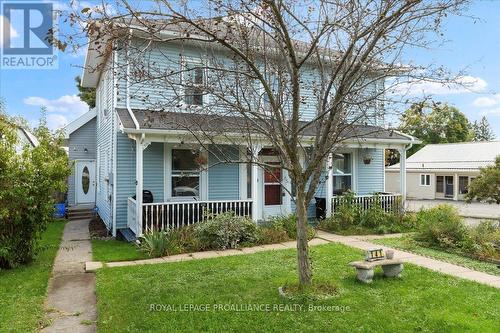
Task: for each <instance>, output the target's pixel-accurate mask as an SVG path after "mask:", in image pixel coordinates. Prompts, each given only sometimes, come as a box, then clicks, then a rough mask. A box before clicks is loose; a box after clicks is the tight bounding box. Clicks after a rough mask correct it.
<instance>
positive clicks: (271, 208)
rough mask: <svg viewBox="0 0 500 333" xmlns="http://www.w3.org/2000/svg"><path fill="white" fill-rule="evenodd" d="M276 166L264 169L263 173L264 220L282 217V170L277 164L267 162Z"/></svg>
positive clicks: (283, 211)
mask: <svg viewBox="0 0 500 333" xmlns="http://www.w3.org/2000/svg"><path fill="white" fill-rule="evenodd" d="M267 163H268V164H276V167H274V168H266V169H265V170H263V173H264V177H263V179H264V182H263V185H264V219H266V218H268V217H272V216H279V215H284V214H285V210H284V205H283V199H284V198H283V197H284V190H283V185H282V184H283V169H282V168H281V167H280V166H279V162H267Z"/></svg>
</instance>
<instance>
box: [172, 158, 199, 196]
mask: <svg viewBox="0 0 500 333" xmlns="http://www.w3.org/2000/svg"><path fill="white" fill-rule="evenodd" d="M199 154H200V152H199V151H197V150H191V149H172V176H171V180H172V181H171V184H172V197H199V195H200V168H199V163H198V158H199Z"/></svg>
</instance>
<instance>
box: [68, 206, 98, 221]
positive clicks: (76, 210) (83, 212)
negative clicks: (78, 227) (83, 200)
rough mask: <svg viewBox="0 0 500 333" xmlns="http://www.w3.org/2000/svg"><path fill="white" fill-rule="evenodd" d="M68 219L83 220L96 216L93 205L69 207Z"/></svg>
mask: <svg viewBox="0 0 500 333" xmlns="http://www.w3.org/2000/svg"><path fill="white" fill-rule="evenodd" d="M67 213H68V219H69V220H70V221H72V220H82V219H90V218H93V217H94V216H95V213H94V208H93V207H89V206H86V207H78V206H77V207H69V208H68V210H67Z"/></svg>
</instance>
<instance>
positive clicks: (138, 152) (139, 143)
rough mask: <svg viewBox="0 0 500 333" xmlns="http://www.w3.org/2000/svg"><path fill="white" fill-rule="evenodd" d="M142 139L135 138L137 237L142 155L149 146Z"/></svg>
mask: <svg viewBox="0 0 500 333" xmlns="http://www.w3.org/2000/svg"><path fill="white" fill-rule="evenodd" d="M143 140H144V138H137V140H136V146H135V178H136V179H135V198H136V201H135V202H136V205H137V207H136V214H137V215H136V221H137V227H138V228H137V229H138V233H139V235H142V189H143V153H144V149H146V148H147V147H148V146H149V142H144V141H143Z"/></svg>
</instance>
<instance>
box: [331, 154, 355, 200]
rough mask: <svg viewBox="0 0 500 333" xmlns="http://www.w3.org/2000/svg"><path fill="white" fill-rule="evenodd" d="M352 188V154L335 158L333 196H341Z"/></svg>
mask: <svg viewBox="0 0 500 333" xmlns="http://www.w3.org/2000/svg"><path fill="white" fill-rule="evenodd" d="M351 188H352V156H351V154H335V155H334V156H333V195H341V194H343V193H344V192H347V191H348V190H350V189H351Z"/></svg>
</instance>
